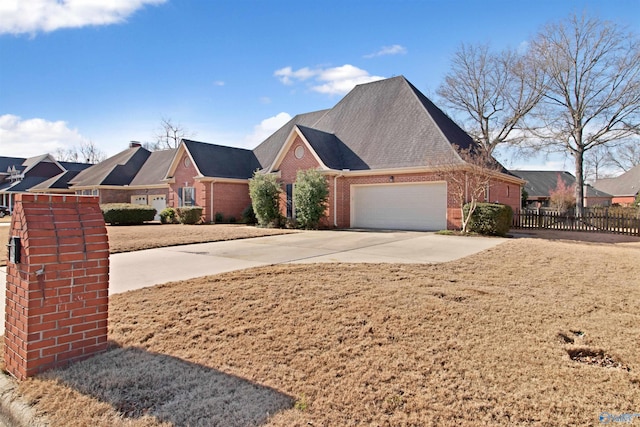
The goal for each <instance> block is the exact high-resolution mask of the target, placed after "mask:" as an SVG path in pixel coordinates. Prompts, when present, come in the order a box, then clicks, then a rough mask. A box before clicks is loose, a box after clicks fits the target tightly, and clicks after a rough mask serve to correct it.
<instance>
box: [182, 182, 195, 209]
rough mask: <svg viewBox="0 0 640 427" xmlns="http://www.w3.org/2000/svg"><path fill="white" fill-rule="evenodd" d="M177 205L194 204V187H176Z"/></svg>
mask: <svg viewBox="0 0 640 427" xmlns="http://www.w3.org/2000/svg"><path fill="white" fill-rule="evenodd" d="M178 205H179V206H180V207H182V206H195V205H196V189H195V188H193V187H180V188H178Z"/></svg>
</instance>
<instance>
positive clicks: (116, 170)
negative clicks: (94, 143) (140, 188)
mask: <svg viewBox="0 0 640 427" xmlns="http://www.w3.org/2000/svg"><path fill="white" fill-rule="evenodd" d="M150 155H151V152H150V151H148V150H146V149H144V148H142V147H132V148H129V149H127V150H124V151H121V152H120V153H118V154H116V155H115V156H112V157H109V158H108V159H106V160H104V161H102V162H100V163H98V164H95V165H93V166H91V167H90V168H87V169H85V170H83V171H82V172H80V173H79V174H78V176H76V177H75V178H74V179H73V180H72V181H71V182H70V184H72V185H74V186H76V187H85V186H96V185H129V184H130V183H131V181H132V180H133V178H134V177H135V176H136V174H137V173H138V172H139V171H140V169H141V168H142V165H144V163H145V162H146V161H147V159H148V158H149V156H150Z"/></svg>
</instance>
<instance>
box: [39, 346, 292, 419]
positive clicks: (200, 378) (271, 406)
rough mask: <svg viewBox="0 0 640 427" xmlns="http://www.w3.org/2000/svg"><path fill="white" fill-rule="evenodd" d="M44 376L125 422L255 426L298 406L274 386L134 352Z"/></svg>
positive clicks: (100, 357)
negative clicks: (142, 419)
mask: <svg viewBox="0 0 640 427" xmlns="http://www.w3.org/2000/svg"><path fill="white" fill-rule="evenodd" d="M43 376H45V377H48V378H52V379H57V380H60V381H61V382H63V383H64V384H65V385H67V386H69V387H72V388H74V389H75V390H77V391H79V392H81V393H83V394H87V395H90V396H92V397H94V398H96V399H98V400H100V401H103V402H106V403H109V404H110V405H112V406H113V408H114V409H115V410H116V411H118V412H119V413H121V414H122V415H123V416H124V417H127V418H140V417H142V416H145V415H148V416H153V417H155V418H156V419H158V420H159V421H162V422H169V423H172V424H173V425H175V426H248V425H250V426H255V425H260V424H264V423H265V422H266V421H267V420H268V418H269V417H270V416H272V415H274V414H275V413H277V412H279V411H282V410H285V409H289V408H291V407H293V404H294V399H293V398H292V397H291V396H288V395H286V394H283V393H281V392H279V391H277V390H274V389H272V388H270V387H265V386H262V385H260V384H256V383H253V382H251V381H248V380H246V379H243V378H240V377H236V376H234V375H230V374H226V373H224V372H221V371H218V370H216V369H212V368H208V367H205V366H202V365H198V364H196V363H190V362H186V361H184V360H181V359H178V358H176V357H172V356H167V355H164V354H158V353H151V352H148V351H146V350H144V349H140V348H132V347H129V348H115V349H113V350H110V351H108V352H106V353H103V354H101V355H98V356H95V357H93V358H91V359H88V360H85V361H83V362H80V363H77V364H74V365H71V366H69V367H68V368H66V369H59V370H54V371H49V372H48V373H45V374H44V375H43Z"/></svg>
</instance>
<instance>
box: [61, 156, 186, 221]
mask: <svg viewBox="0 0 640 427" xmlns="http://www.w3.org/2000/svg"><path fill="white" fill-rule="evenodd" d="M175 153H176V150H175V149H174V150H163V151H154V152H151V151H149V150H146V149H144V148H142V146H141V145H140V144H138V143H131V144H130V146H129V148H128V149H127V150H124V151H121V152H120V153H118V154H116V155H115V156H112V157H109V158H108V159H106V160H104V161H102V162H100V163H98V164H96V165H93V166H92V167H90V168H88V169H86V170H84V171H82V172H81V173H79V174H78V175H77V176H76V177H75V178H73V179H72V180H71V181H70V184H71V188H72V189H73V190H74V192H75V194H79V195H92V196H98V198H99V200H100V203H137V204H144V205H151V206H153V207H154V208H156V210H157V213H158V214H159V213H160V212H161V211H162V210H163V209H164V208H165V207H166V206H167V196H168V194H169V186H168V185H167V183H165V182H163V178H164V177H165V175H166V173H167V169H168V167H169V165H170V163H171V161H172V159H173V158H174V155H175ZM156 219H159V216H158V215H156Z"/></svg>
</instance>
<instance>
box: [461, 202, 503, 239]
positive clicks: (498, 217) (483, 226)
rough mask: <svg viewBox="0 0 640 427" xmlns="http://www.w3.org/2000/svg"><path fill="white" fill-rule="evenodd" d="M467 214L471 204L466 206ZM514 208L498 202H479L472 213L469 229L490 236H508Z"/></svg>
mask: <svg viewBox="0 0 640 427" xmlns="http://www.w3.org/2000/svg"><path fill="white" fill-rule="evenodd" d="M464 210H465V214H466V212H468V211H469V204H466V205H465V206H464ZM512 219H513V209H511V206H507V205H500V204H497V203H478V205H477V206H476V210H475V211H474V212H473V214H472V215H471V219H470V221H469V222H470V224H469V231H472V232H475V233H479V234H484V235H488V236H506V235H507V233H508V232H509V228H511V221H512Z"/></svg>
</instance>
